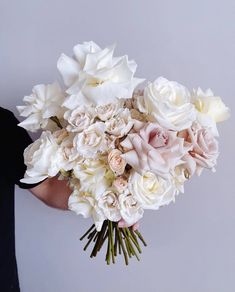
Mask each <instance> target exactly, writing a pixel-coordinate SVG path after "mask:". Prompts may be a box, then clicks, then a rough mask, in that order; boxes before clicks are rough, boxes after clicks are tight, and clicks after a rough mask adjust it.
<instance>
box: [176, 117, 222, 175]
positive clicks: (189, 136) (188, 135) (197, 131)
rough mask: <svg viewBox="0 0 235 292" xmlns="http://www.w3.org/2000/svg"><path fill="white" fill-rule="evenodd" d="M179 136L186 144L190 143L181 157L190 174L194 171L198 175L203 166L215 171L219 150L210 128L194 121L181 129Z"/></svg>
mask: <svg viewBox="0 0 235 292" xmlns="http://www.w3.org/2000/svg"><path fill="white" fill-rule="evenodd" d="M179 136H180V137H182V138H184V139H185V142H186V143H187V144H188V145H190V144H191V147H190V148H191V149H190V151H189V152H188V154H187V155H185V157H184V158H183V159H184V161H185V166H186V168H187V169H188V171H189V173H190V175H193V174H194V173H196V174H197V175H200V174H201V172H202V170H203V169H204V168H208V169H211V170H212V171H215V165H216V162H217V158H218V155H219V150H218V141H217V140H216V139H215V137H214V135H213V133H212V131H211V129H209V128H203V127H202V126H201V125H200V124H198V123H196V122H195V123H193V125H192V127H191V128H189V129H187V130H185V131H182V132H181V133H180V134H179Z"/></svg>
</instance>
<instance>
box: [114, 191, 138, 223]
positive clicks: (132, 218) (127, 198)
mask: <svg viewBox="0 0 235 292" xmlns="http://www.w3.org/2000/svg"><path fill="white" fill-rule="evenodd" d="M118 200H119V204H120V213H121V216H122V219H123V220H124V221H125V222H126V223H127V224H128V225H130V226H131V225H133V224H135V223H136V222H138V221H139V220H140V219H141V218H142V217H143V214H144V210H143V209H142V208H141V206H140V204H139V202H138V201H137V200H136V199H135V198H134V196H133V195H132V194H130V193H129V194H128V193H122V194H120V195H119V197H118Z"/></svg>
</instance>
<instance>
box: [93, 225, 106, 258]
mask: <svg viewBox="0 0 235 292" xmlns="http://www.w3.org/2000/svg"><path fill="white" fill-rule="evenodd" d="M106 228H107V221H104V223H103V225H102V228H101V231H100V232H98V237H97V240H96V243H95V246H94V248H93V250H92V253H91V255H90V257H93V256H94V257H95V256H96V255H97V252H98V251H99V247H100V245H101V244H102V240H103V237H104V233H105V231H106Z"/></svg>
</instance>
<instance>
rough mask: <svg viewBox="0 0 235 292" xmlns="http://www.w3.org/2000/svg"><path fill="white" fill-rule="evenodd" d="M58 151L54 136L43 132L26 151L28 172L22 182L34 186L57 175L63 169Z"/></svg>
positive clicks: (25, 159) (25, 160)
mask: <svg viewBox="0 0 235 292" xmlns="http://www.w3.org/2000/svg"><path fill="white" fill-rule="evenodd" d="M58 150H59V146H58V144H57V143H56V140H55V138H54V137H53V135H52V134H51V133H50V132H48V131H44V132H42V135H41V137H40V138H39V139H37V140H36V141H35V142H33V143H32V144H30V145H29V146H28V147H27V148H26V149H25V151H24V162H25V164H26V166H27V170H26V173H25V177H24V178H23V179H21V182H23V183H29V184H34V183H37V182H40V181H42V180H44V179H45V178H47V177H53V176H55V175H57V173H58V172H59V170H60V167H61V165H60V164H59V163H58V156H59V154H58Z"/></svg>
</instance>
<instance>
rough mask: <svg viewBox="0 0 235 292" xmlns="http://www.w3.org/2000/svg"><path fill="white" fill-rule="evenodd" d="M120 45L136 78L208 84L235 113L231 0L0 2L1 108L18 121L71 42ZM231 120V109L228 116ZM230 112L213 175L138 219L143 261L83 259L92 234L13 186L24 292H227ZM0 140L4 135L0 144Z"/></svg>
mask: <svg viewBox="0 0 235 292" xmlns="http://www.w3.org/2000/svg"><path fill="white" fill-rule="evenodd" d="M85 40H87V41H88V40H94V41H96V42H97V43H98V44H100V45H101V46H106V45H110V44H112V43H114V42H116V43H117V50H116V54H117V55H119V54H128V55H129V56H130V57H131V58H133V59H135V60H136V62H137V63H138V69H137V75H138V76H140V77H146V78H148V79H149V80H153V79H154V78H156V77H158V76H160V75H163V76H165V77H167V78H168V79H171V80H177V81H179V82H181V83H183V84H185V85H186V86H188V87H189V88H192V87H197V86H199V85H200V86H201V87H202V88H203V89H206V88H207V87H211V88H212V89H213V90H214V92H215V93H216V94H217V95H220V96H221V97H223V99H224V101H225V103H226V104H227V105H228V106H229V107H231V109H232V110H233V108H234V106H235V97H234V81H235V80H234V76H235V74H234V73H235V72H234V70H235V55H234V52H235V2H234V0H223V1H218V0H211V1H210V0H197V1H188V0H180V1H170V0H164V1H158V0H156V1H154V0H145V1H137V0H136V1H130V0H129V1H128V0H125V1H124V0H119V1H112V0H109V1H108V0H107V1H106V0H99V1H82V0H62V1H61V0H42V1H33V0H28V1H27V0H21V1H12V0H6V1H4V0H0V44H1V46H0V74H1V75H0V88H1V94H0V100H1V106H4V107H6V108H9V109H11V110H12V111H14V112H15V114H16V115H17V117H18V113H17V112H16V109H15V105H19V104H21V103H22V98H23V96H24V95H26V94H28V93H30V92H31V89H32V87H33V86H34V85H35V84H38V83H48V82H51V81H53V80H54V79H55V78H56V77H57V72H56V61H57V59H58V57H59V55H60V53H61V52H64V53H66V54H68V55H71V54H72V47H73V45H75V44H76V43H78V42H83V41H85ZM233 112H234V110H233ZM234 121H235V120H234V115H233V116H232V118H231V119H230V120H229V121H227V122H225V123H224V124H222V125H220V126H219V129H220V150H221V154H220V157H219V160H218V167H217V172H216V173H215V174H212V173H211V172H206V171H205V172H204V173H203V175H202V176H201V177H200V178H195V179H193V180H192V181H191V182H190V183H188V184H187V185H186V191H185V194H184V195H180V196H179V197H178V198H177V200H176V203H175V204H171V205H170V206H168V207H166V208H162V209H161V210H160V211H158V212H151V211H149V212H146V213H145V217H144V219H143V220H142V221H141V231H142V233H143V234H144V235H145V238H146V240H147V241H148V243H149V246H148V247H147V248H146V249H144V252H143V254H142V259H141V262H140V263H138V262H136V261H135V260H133V261H131V263H130V266H129V267H125V266H124V265H123V261H122V260H121V259H120V260H119V261H118V263H117V264H116V265H115V266H111V267H107V266H106V265H105V262H104V255H100V256H99V257H98V258H96V259H95V260H91V259H90V258H89V254H88V253H87V252H86V253H85V252H83V250H82V247H83V244H82V243H81V242H80V241H79V236H80V235H81V234H82V233H83V231H85V229H86V228H87V227H88V226H89V225H90V223H91V222H90V221H89V220H84V219H82V218H81V217H77V216H76V215H74V214H70V212H62V211H58V210H55V209H50V208H48V207H46V206H45V205H43V204H42V203H41V202H40V201H39V200H37V199H36V198H34V197H33V196H32V195H31V194H30V193H29V192H27V191H22V190H19V189H16V250H17V259H18V267H19V276H20V283H21V288H22V291H23V292H42V291H43V292H64V291H69V292H77V291H79V292H91V291H103V292H109V291H112V292H119V291H125V292H126V291H136V292H137V291H143V290H144V291H148V292H153V291H161V292H171V291H174V292H189V291H190V292H234V291H235V191H234V163H235V159H234V158H235V155H234V149H235V139H234V133H235V131H234ZM2 139H4V137H2Z"/></svg>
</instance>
